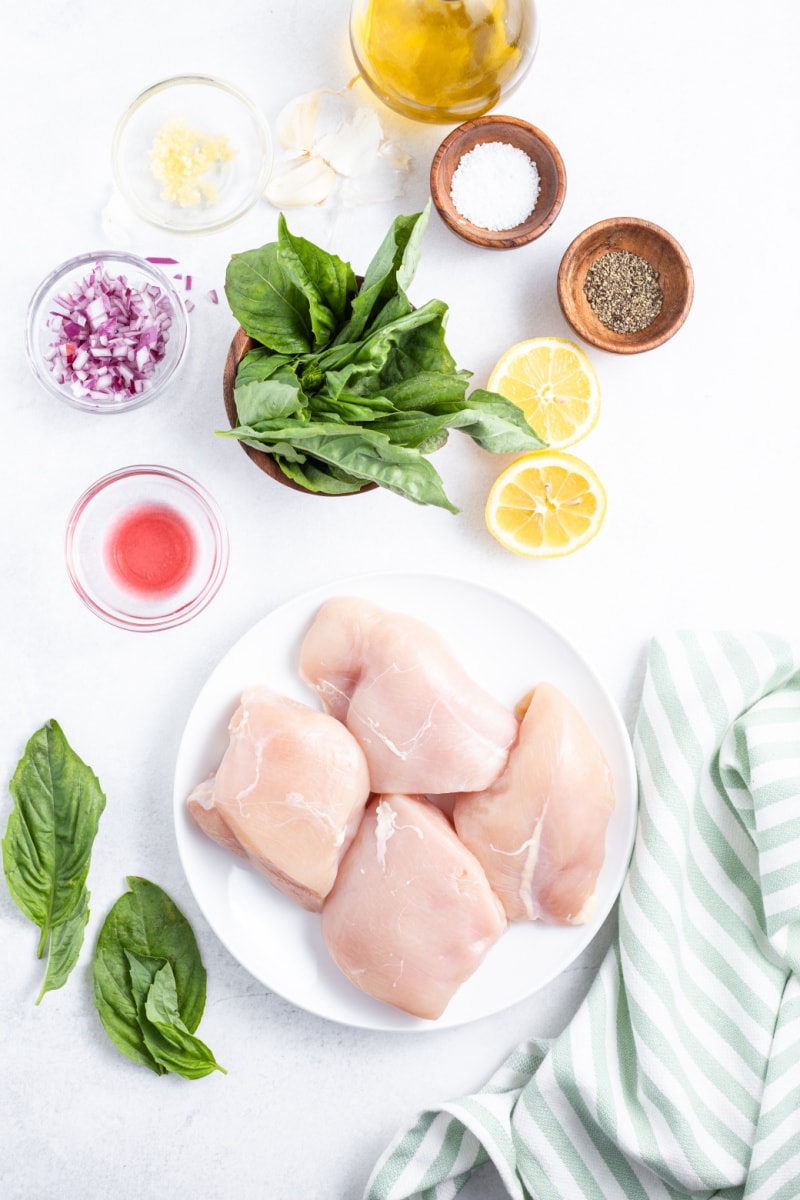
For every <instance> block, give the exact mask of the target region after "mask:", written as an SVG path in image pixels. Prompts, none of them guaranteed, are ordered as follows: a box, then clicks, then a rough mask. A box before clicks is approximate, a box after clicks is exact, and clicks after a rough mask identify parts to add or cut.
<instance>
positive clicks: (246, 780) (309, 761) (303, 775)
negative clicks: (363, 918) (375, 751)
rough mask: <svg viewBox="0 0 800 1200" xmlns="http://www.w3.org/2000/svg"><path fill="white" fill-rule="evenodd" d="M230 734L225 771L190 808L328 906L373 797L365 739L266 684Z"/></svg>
mask: <svg viewBox="0 0 800 1200" xmlns="http://www.w3.org/2000/svg"><path fill="white" fill-rule="evenodd" d="M228 734H229V743H228V748H227V750H226V751H225V754H224V755H223V758H222V762H221V763H220V765H219V768H218V769H217V772H216V775H215V776H214V778H213V780H206V781H205V782H204V783H201V784H199V785H198V787H196V788H195V789H194V791H193V792H192V794H191V796H189V799H188V806H189V812H190V813H191V814H192V816H193V817H194V818H195V820H196V821H197V823H198V825H199V826H200V827H201V829H203V830H204V831H205V832H206V833H207V834H208V835H209V836H210V837H212V838H213V839H214V840H215V841H217V842H219V843H220V844H221V845H224V846H226V847H227V848H228V849H233V850H235V851H237V852H238V853H243V854H244V855H245V856H246V857H247V858H248V859H250V861H251V862H252V863H254V865H255V866H256V867H257V868H258V869H259V870H260V871H262V872H263V874H264V875H266V876H267V878H268V879H270V880H271V882H272V883H273V884H274V885H275V886H276V887H277V888H279V889H280V890H281V891H282V892H285V893H286V894H287V895H288V896H291V897H292V898H293V899H294V900H296V901H297V902H298V903H299V904H301V905H302V906H303V908H307V909H309V910H311V911H313V912H318V911H319V909H320V908H321V907H322V901H323V900H324V898H325V897H326V896H327V894H328V892H329V891H330V890H331V888H332V887H333V881H334V879H335V878H336V872H337V870H338V867H339V862H340V860H341V858H342V856H343V854H344V852H345V851H346V849H347V847H348V846H349V845H350V843H351V841H352V840H353V837H354V836H355V832H356V829H357V828H358V823H359V821H360V820H361V817H362V816H363V813H364V806H365V804H366V802H367V800H368V798H369V774H368V771H367V763H366V759H365V758H364V755H363V752H362V750H361V748H360V746H359V745H358V742H357V741H356V740H355V738H354V737H353V736H352V734H350V733H348V731H347V730H346V729H345V727H344V726H343V725H342V724H341V723H340V722H339V721H336V720H334V719H333V718H332V717H330V716H328V714H327V713H323V712H319V711H318V710H316V709H313V708H309V707H308V706H307V705H305V704H300V703H298V702H297V701H296V700H291V699H289V698H288V697H286V696H279V695H276V694H275V693H274V692H272V691H270V690H269V688H265V687H259V688H253V689H251V690H249V691H246V692H245V693H244V695H243V696H242V700H241V703H240V705H239V707H238V708H237V710H236V712H235V713H234V715H233V718H232V720H231V722H230V725H229V726H228Z"/></svg>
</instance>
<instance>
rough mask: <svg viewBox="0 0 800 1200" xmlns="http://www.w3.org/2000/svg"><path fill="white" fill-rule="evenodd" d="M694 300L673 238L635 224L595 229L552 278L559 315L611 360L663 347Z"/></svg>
mask: <svg viewBox="0 0 800 1200" xmlns="http://www.w3.org/2000/svg"><path fill="white" fill-rule="evenodd" d="M693 296H694V275H693V273H692V267H691V264H690V262H689V259H688V258H687V256H686V253H685V252H684V250H683V248H682V247H681V246H680V245H679V244H678V242H677V241H676V240H675V238H674V237H673V236H672V234H670V233H667V231H666V230H665V229H661V227H660V226H658V225H654V224H653V223H652V222H651V221H643V220H640V219H639V218H637V217H614V218H611V219H609V220H607V221H598V222H597V224H595V225H591V226H589V228H588V229H585V230H584V231H583V233H580V234H578V236H577V237H576V238H575V239H574V241H573V242H572V243H571V244H570V246H569V247H568V248H567V251H566V253H565V254H564V257H563V258H562V260H561V265H560V267H559V271H558V300H559V304H560V305H561V311H562V312H563V314H564V316H565V317H566V319H567V321H568V322H569V324H570V325H571V326H572V328H573V329H574V331H575V333H577V334H578V336H579V337H580V338H582V339H583V341H585V342H589V344H590V345H592V346H596V347H597V348H598V349H600V350H608V351H611V352H612V353H614V354H641V353H642V352H643V351H645V350H653V349H654V348H655V347H656V346H661V345H663V343H664V342H666V341H668V340H669V338H671V337H672V336H673V335H674V334H676V333H677V332H678V330H679V329H680V327H681V325H683V323H684V321H685V320H686V318H687V316H688V315H689V309H690V308H691V306H692V299H693Z"/></svg>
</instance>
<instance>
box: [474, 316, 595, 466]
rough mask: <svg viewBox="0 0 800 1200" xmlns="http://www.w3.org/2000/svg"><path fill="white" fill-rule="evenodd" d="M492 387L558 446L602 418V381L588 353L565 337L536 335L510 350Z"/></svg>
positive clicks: (498, 367)
mask: <svg viewBox="0 0 800 1200" xmlns="http://www.w3.org/2000/svg"><path fill="white" fill-rule="evenodd" d="M487 387H488V389H489V391H491V392H499V393H500V395H501V396H505V398H506V399H507V400H512V401H513V402H514V404H518V405H519V407H520V408H521V409H522V411H523V412H524V413H525V417H526V419H527V421H528V424H529V425H531V426H532V427H533V428H534V429H535V430H536V432H537V433H538V435H539V437H540V438H542V439H543V440H544V441H545V442H547V444H548V446H549V447H550V448H551V449H552V450H562V449H563V448H564V447H565V446H571V445H573V444H574V443H575V442H577V441H578V440H579V439H580V438H582V437H585V436H586V434H587V433H588V432H589V430H590V429H592V428H593V427H594V426H595V425H596V423H597V418H598V417H599V416H600V384H599V382H598V379H597V373H596V372H595V369H594V367H593V366H592V364H591V362H590V361H589V359H588V357H587V355H586V353H585V352H584V351H583V350H582V349H581V348H580V346H577V345H576V344H575V342H571V341H569V340H568V339H567V338H560V337H538V338H531V339H530V341H527V342H518V343H517V345H516V346H512V347H511V348H510V349H509V350H506V352H505V354H504V355H503V356H502V358H501V359H500V360H499V361H498V363H497V365H496V366H495V368H494V370H493V371H492V373H491V375H490V376H489V381H488V383H487Z"/></svg>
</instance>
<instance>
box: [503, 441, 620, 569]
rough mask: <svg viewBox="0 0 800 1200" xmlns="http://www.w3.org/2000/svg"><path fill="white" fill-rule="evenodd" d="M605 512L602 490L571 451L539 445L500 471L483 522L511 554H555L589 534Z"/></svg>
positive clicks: (587, 538) (583, 541)
mask: <svg viewBox="0 0 800 1200" xmlns="http://www.w3.org/2000/svg"><path fill="white" fill-rule="evenodd" d="M605 515H606V493H605V488H604V487H603V485H602V483H601V482H600V480H599V479H598V478H597V476H596V475H595V473H594V471H593V470H592V468H591V467H590V466H588V465H587V464H586V463H585V462H583V460H582V459H580V458H576V457H575V455H574V454H564V453H562V452H561V451H559V450H540V451H536V452H534V453H533V454H524V455H523V456H522V457H521V458H518V459H516V460H515V461H514V462H512V463H511V465H510V466H508V467H506V469H505V470H504V471H502V472H501V473H500V474H499V475H498V477H497V479H496V480H495V482H494V484H493V485H492V488H491V491H490V492H489V498H488V500H487V501H486V525H487V527H488V529H489V532H490V533H492V534H493V535H494V536H495V537H496V538H497V540H498V541H499V542H501V543H502V544H503V545H504V546H506V547H507V548H508V549H509V550H513V551H514V553H515V554H524V555H527V556H528V557H530V558H557V557H560V556H561V555H565V554H572V553H573V551H575V550H577V549H578V548H579V547H580V546H585V545H586V543H587V542H590V541H591V540H592V538H593V537H594V536H595V534H596V533H597V531H598V530H599V528H600V526H601V525H602V523H603V518H604V517H605Z"/></svg>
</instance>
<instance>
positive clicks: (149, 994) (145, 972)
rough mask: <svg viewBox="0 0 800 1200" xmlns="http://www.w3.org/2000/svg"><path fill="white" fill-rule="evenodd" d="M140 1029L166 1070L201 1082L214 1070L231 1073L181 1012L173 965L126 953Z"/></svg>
mask: <svg viewBox="0 0 800 1200" xmlns="http://www.w3.org/2000/svg"><path fill="white" fill-rule="evenodd" d="M126 957H127V959H128V966H129V969H130V976H131V991H132V993H133V996H134V999H135V1002H136V1011H137V1014H138V1019H139V1026H140V1028H141V1030H142V1035H143V1037H144V1041H145V1044H146V1046H147V1049H148V1050H149V1052H150V1054H151V1056H152V1058H153V1059H154V1061H155V1062H157V1063H158V1065H159V1066H160V1067H163V1069H164V1071H171V1072H172V1073H173V1074H176V1075H182V1076H183V1077H184V1079H201V1078H203V1076H205V1075H210V1074H211V1072H212V1071H222V1073H223V1075H225V1074H227V1072H226V1071H225V1068H224V1067H221V1066H220V1065H219V1063H218V1062H217V1061H216V1060H215V1058H214V1056H213V1054H212V1053H211V1051H210V1050H209V1048H208V1046H206V1045H205V1043H204V1042H201V1041H200V1039H199V1038H198V1037H195V1036H194V1034H192V1033H190V1032H189V1030H188V1029H187V1028H186V1026H185V1025H184V1023H183V1021H182V1019H181V1015H180V1011H179V1009H178V992H177V987H176V984H175V974H174V972H173V970H172V967H171V966H170V964H169V962H163V963H162V962H160V961H159V960H158V959H147V960H143V959H141V958H139V957H138V955H136V954H132V953H131V952H130V951H127V952H126Z"/></svg>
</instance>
